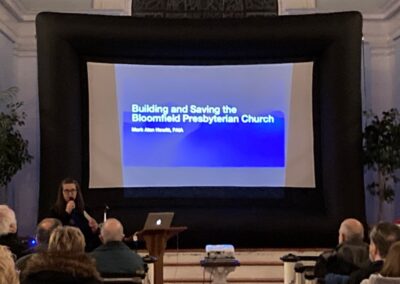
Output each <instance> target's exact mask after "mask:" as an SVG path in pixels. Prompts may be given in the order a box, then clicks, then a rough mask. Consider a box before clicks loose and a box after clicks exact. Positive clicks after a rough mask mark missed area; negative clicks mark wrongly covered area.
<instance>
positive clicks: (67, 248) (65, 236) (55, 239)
mask: <svg viewBox="0 0 400 284" xmlns="http://www.w3.org/2000/svg"><path fill="white" fill-rule="evenodd" d="M48 251H49V252H69V253H83V252H84V251H85V237H84V236H83V234H82V232H81V230H79V229H78V228H75V227H71V226H64V227H58V228H55V229H54V231H53V233H51V236H50V241H49V248H48Z"/></svg>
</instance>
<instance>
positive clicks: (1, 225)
mask: <svg viewBox="0 0 400 284" xmlns="http://www.w3.org/2000/svg"><path fill="white" fill-rule="evenodd" d="M0 245H4V246H7V247H8V248H9V249H10V251H11V252H12V253H13V254H15V255H16V256H17V257H20V256H21V255H22V254H23V251H24V250H25V249H27V246H24V245H23V244H22V243H21V241H20V240H19V238H18V236H17V219H16V218H15V213H14V211H13V210H12V209H11V208H10V207H8V206H7V205H4V204H1V205H0Z"/></svg>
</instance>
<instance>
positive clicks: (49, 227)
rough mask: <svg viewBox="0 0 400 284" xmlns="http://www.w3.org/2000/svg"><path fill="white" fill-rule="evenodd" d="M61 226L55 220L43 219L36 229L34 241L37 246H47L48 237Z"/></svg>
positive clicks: (59, 222)
mask: <svg viewBox="0 0 400 284" xmlns="http://www.w3.org/2000/svg"><path fill="white" fill-rule="evenodd" d="M60 226H62V223H61V221H60V220H58V219H56V218H44V219H43V220H42V221H40V223H39V224H38V225H37V227H36V241H37V242H38V244H39V245H46V246H47V245H48V243H49V240H50V235H51V233H52V232H53V231H54V229H55V228H57V227H60Z"/></svg>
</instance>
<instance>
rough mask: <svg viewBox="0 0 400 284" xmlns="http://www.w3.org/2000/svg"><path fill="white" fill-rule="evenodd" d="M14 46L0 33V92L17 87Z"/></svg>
mask: <svg viewBox="0 0 400 284" xmlns="http://www.w3.org/2000/svg"><path fill="white" fill-rule="evenodd" d="M13 50H14V44H13V42H12V41H11V40H10V39H9V38H7V37H6V36H5V35H4V34H3V33H0V66H1V69H0V70H1V72H0V90H2V91H4V90H5V89H8V88H9V87H12V86H15V81H16V70H15V66H14V56H13Z"/></svg>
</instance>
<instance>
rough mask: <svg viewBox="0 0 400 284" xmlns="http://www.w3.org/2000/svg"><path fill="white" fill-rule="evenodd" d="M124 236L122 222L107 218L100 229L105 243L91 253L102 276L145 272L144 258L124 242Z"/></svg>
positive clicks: (101, 237)
mask: <svg viewBox="0 0 400 284" xmlns="http://www.w3.org/2000/svg"><path fill="white" fill-rule="evenodd" d="M123 238H124V228H123V226H122V224H121V223H120V222H119V221H118V220H117V219H115V218H109V219H107V221H106V222H105V223H104V224H103V226H102V227H101V230H100V239H101V240H102V242H103V245H101V246H99V247H98V248H96V249H95V250H94V251H93V252H91V254H90V255H91V256H92V257H93V258H94V259H95V260H96V267H97V270H98V271H99V272H100V274H101V275H102V276H109V275H112V276H115V275H118V274H120V275H137V274H143V273H144V262H143V260H142V258H141V257H140V256H139V255H138V254H136V253H135V252H133V251H132V250H131V249H130V248H129V247H128V246H127V245H125V244H124V243H123V242H122V240H123Z"/></svg>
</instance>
